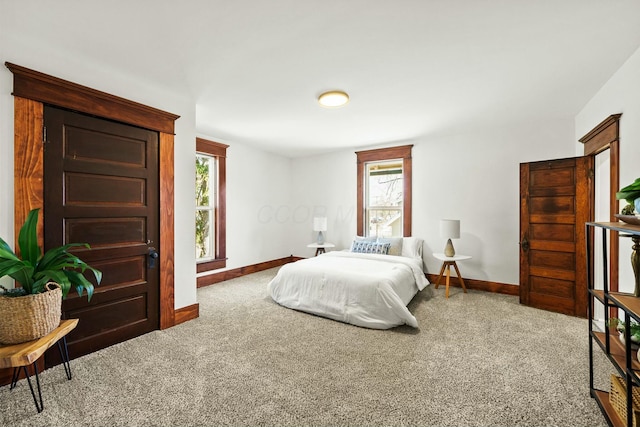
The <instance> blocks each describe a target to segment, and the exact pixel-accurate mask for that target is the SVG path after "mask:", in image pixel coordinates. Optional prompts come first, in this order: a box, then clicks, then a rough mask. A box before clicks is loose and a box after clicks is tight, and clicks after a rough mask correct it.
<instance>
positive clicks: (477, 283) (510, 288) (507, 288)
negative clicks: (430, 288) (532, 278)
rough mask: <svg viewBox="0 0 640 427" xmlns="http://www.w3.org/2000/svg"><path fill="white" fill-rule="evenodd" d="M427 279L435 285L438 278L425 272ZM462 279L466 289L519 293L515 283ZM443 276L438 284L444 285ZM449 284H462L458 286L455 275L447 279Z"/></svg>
mask: <svg viewBox="0 0 640 427" xmlns="http://www.w3.org/2000/svg"><path fill="white" fill-rule="evenodd" d="M426 276H427V279H429V282H431V283H433V284H434V285H435V283H436V280H438V275H437V274H426ZM463 279H464V284H465V286H466V287H467V289H476V290H479V291H485V292H493V293H496V294H506V295H515V296H517V295H520V287H519V286H517V285H509V284H507V283H498V282H487V281H485V280H476V279H467V278H465V277H463ZM445 280H446V278H445V277H442V278H441V279H440V286H444V285H445V283H446V282H445ZM449 286H455V287H457V288H461V287H462V286H460V281H459V280H458V278H457V277H451V279H450V281H449Z"/></svg>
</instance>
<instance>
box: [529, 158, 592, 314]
mask: <svg viewBox="0 0 640 427" xmlns="http://www.w3.org/2000/svg"><path fill="white" fill-rule="evenodd" d="M592 165H593V158H592V157H576V158H570V159H560V160H549V161H542V162H533V163H522V164H520V303H521V304H525V305H529V306H532V307H537V308H541V309H545V310H550V311H556V312H559V313H564V314H569V315H573V316H580V317H585V316H586V315H587V283H586V271H587V268H586V258H585V222H588V221H589V220H590V218H591V210H592V208H591V202H590V201H591V200H592V199H591V191H592V189H591V175H592V170H593V166H592Z"/></svg>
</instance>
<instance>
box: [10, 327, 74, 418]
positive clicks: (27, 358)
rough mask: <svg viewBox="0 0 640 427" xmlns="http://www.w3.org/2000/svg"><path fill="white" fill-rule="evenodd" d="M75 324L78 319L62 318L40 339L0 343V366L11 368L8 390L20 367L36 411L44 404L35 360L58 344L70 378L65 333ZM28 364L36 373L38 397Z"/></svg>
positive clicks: (14, 384) (16, 378) (15, 380)
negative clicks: (54, 327) (8, 343)
mask: <svg viewBox="0 0 640 427" xmlns="http://www.w3.org/2000/svg"><path fill="white" fill-rule="evenodd" d="M77 325H78V319H69V320H62V321H61V322H60V325H59V326H58V327H57V328H56V329H54V330H53V331H51V332H49V333H48V334H47V335H45V336H44V337H42V338H40V339H37V340H33V341H27V342H24V343H20V344H11V345H0V368H13V377H12V378H11V386H10V390H13V389H14V388H15V386H16V384H17V383H18V377H19V376H20V369H22V371H23V372H24V375H25V377H26V378H27V382H28V383H29V389H31V396H33V401H34V403H35V404H36V410H37V411H38V412H42V410H43V409H44V406H43V404H42V390H41V389H40V378H39V377H38V366H37V365H36V362H37V361H38V359H40V357H42V355H43V354H44V352H45V351H47V350H48V349H49V348H50V347H52V346H53V345H54V344H58V350H59V351H60V357H61V358H62V364H63V365H64V372H65V373H66V374H67V379H69V380H70V379H71V364H70V363H69V351H68V349H67V334H68V333H69V332H71V331H72V330H73V329H74V328H75V327H76V326H77ZM61 341H62V343H61ZM29 365H33V370H34V372H35V373H36V384H37V387H38V397H39V399H38V398H37V397H36V393H35V391H34V390H33V385H32V384H31V377H30V376H29V371H28V370H27V366H29Z"/></svg>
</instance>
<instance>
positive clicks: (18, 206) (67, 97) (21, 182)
mask: <svg viewBox="0 0 640 427" xmlns="http://www.w3.org/2000/svg"><path fill="white" fill-rule="evenodd" d="M5 65H6V66H7V68H9V70H11V71H12V72H13V73H14V93H13V95H14V113H15V114H14V176H15V183H14V192H15V193H14V224H15V230H16V231H15V232H16V242H17V233H18V231H19V229H20V227H21V226H22V224H23V223H24V221H25V219H26V218H27V214H28V213H29V211H30V210H31V209H34V208H41V207H43V201H44V189H43V180H44V168H43V165H44V158H43V151H42V141H43V140H44V135H43V127H44V121H43V115H44V102H47V103H49V104H52V105H55V106H58V107H66V108H71V109H74V110H77V111H81V112H84V113H87V114H92V115H95V116H98V117H102V118H108V119H114V120H120V118H119V117H120V115H121V114H120V113H119V112H115V113H114V112H113V111H111V110H112V109H115V110H117V109H118V108H124V109H125V111H128V112H130V113H131V115H130V116H129V117H127V120H121V121H124V122H125V123H128V124H132V125H135V126H140V127H143V128H147V129H150V130H155V131H158V132H159V143H160V153H159V159H160V165H159V167H160V177H159V185H160V236H161V237H160V262H161V265H162V270H161V274H160V289H159V292H160V310H159V314H160V329H166V328H169V327H172V326H174V325H175V307H174V305H175V297H174V292H175V254H174V251H175V249H174V237H173V236H174V182H173V175H174V157H173V150H174V135H173V130H174V123H173V121H174V120H175V119H177V118H178V117H179V116H177V115H174V114H170V113H166V112H164V111H161V110H156V109H154V108H151V107H147V106H144V105H141V104H137V103H135V102H132V101H127V100H124V99H122V98H118V97H115V96H113V95H108V94H105V93H104V92H99V91H96V90H94V89H90V88H86V87H84V86H80V85H77V84H75V83H71V82H67V81H65V80H61V79H58V78H56V77H51V76H47V75H45V74H42V73H39V72H37V71H33V70H29V69H27V68H23V67H19V66H17V65H13V64H9V63H5ZM25 76H27V77H33V76H35V77H37V79H36V82H37V84H35V83H33V79H25ZM16 82H19V83H18V86H19V87H20V91H19V92H16V90H15V88H16ZM16 93H20V95H17V94H16ZM43 93H44V94H46V96H47V97H48V98H47V100H43V99H42V98H43V97H44V95H42V94H43ZM94 97H95V99H94ZM76 102H77V105H76ZM169 121H171V126H170V129H169V125H168V122H169ZM154 123H155V125H154ZM160 123H162V126H160V129H159V128H158V126H159V125H158V124H160ZM39 223H40V224H41V225H42V223H43V221H40V222H39ZM42 231H43V230H42V229H40V230H39V234H38V239H39V240H40V245H41V247H43V246H44V245H43V241H44V234H43V233H42ZM163 236H164V237H165V238H163ZM16 246H17V245H16Z"/></svg>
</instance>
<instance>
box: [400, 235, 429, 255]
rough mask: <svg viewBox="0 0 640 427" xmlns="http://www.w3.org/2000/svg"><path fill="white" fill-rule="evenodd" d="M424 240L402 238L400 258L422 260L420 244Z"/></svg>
mask: <svg viewBox="0 0 640 427" xmlns="http://www.w3.org/2000/svg"><path fill="white" fill-rule="evenodd" d="M423 243H424V240H422V239H421V238H419V237H403V238H402V256H406V257H409V258H419V259H422V244H423Z"/></svg>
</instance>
